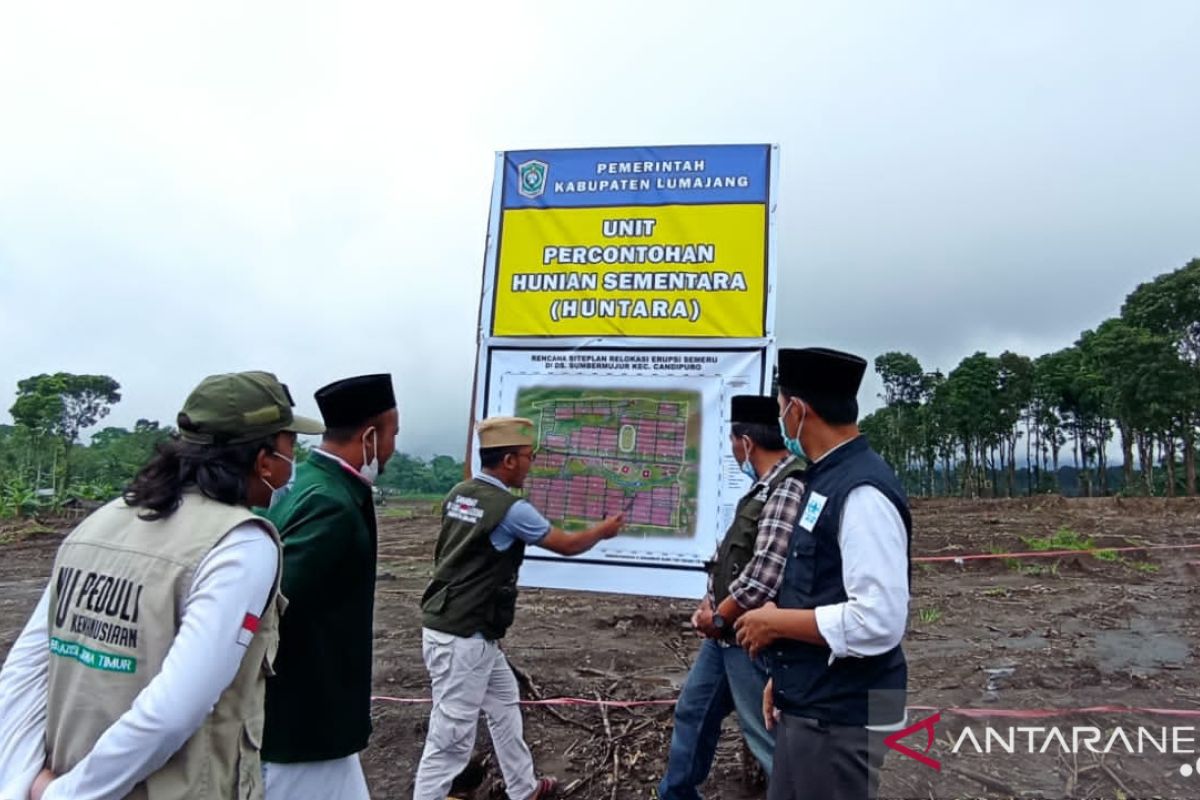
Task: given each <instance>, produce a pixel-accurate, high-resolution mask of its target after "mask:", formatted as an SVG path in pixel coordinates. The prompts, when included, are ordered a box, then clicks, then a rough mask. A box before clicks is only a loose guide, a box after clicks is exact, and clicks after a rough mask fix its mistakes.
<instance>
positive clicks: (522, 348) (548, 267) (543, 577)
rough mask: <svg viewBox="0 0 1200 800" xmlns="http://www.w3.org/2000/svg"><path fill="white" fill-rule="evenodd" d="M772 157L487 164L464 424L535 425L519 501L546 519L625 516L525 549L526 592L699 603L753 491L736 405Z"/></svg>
mask: <svg viewBox="0 0 1200 800" xmlns="http://www.w3.org/2000/svg"><path fill="white" fill-rule="evenodd" d="M778 152H779V151H778V147H774V146H769V145H716V146H679V147H647V148H600V149H589V150H527V151H509V152H503V153H498V154H497V158H496V178H495V183H494V185H493V195H492V209H491V216H490V220H489V230H488V245H487V257H486V263H485V267H484V278H483V295H482V298H481V304H480V328H479V358H478V367H477V370H478V371H477V374H476V389H475V392H476V394H475V398H474V417H475V418H476V419H482V418H484V417H486V416H495V415H501V414H512V415H517V416H523V417H529V418H530V419H532V420H533V421H534V427H535V429H536V431H537V438H538V447H537V450H538V455H537V460H536V461H535V462H534V464H533V468H532V470H531V472H530V474H529V478H528V479H527V481H526V486H525V497H526V498H527V499H529V500H530V501H531V502H532V503H533V504H534V505H535V506H537V507H538V509H540V510H541V511H542V513H543V514H545V515H546V516H547V517H548V518H549V519H550V520H551V521H552V522H553V523H554V524H555V525H557V526H559V527H562V528H564V529H566V530H581V529H583V528H586V527H589V526H591V525H594V524H595V523H596V522H598V521H600V520H601V519H603V518H604V517H606V516H609V515H611V514H616V513H623V514H624V515H625V529H624V531H623V533H622V535H621V536H619V537H617V538H615V539H612V540H609V541H607V542H603V543H601V544H600V545H598V546H597V547H596V548H595V549H593V550H592V551H590V552H589V553H587V554H585V555H583V556H580V557H576V558H570V559H568V558H562V557H559V556H556V555H554V554H553V553H549V552H548V551H545V550H543V549H541V548H536V547H535V548H530V549H529V550H528V551H527V553H526V558H525V565H524V567H522V570H521V583H522V585H525V586H542V587H551V588H562V589H581V590H593V591H615V592H623V593H629V594H645V595H658V596H668V597H699V596H700V595H702V594H703V592H704V588H705V583H706V576H705V573H704V564H705V562H706V561H707V560H708V559H710V558H711V557H712V555H713V552H714V550H715V548H716V544H717V541H718V539H719V538H720V536H721V534H722V533H723V532H724V530H725V528H726V527H727V526H728V524H729V522H730V520H731V519H732V515H733V508H734V505H735V504H736V503H737V501H738V499H739V498H740V497H741V495H742V494H743V493H744V492H745V491H746V490H747V489H748V488H749V482H748V480H747V479H746V478H745V477H743V476H742V474H741V472H740V471H739V470H738V469H737V464H736V462H735V461H734V460H733V457H732V455H731V454H730V453H729V443H728V436H729V419H728V416H729V414H728V411H729V399H730V397H732V396H733V395H735V394H764V393H766V392H768V391H769V389H770V383H771V366H772V364H773V361H774V341H775V340H774V316H775V314H774V312H775V302H774V301H775V291H774V290H775V257H774V246H773V245H774V207H775V196H774V186H775V176H776V175H777V173H778ZM475 444H476V443H475V442H472V452H474V448H475ZM477 461H478V460H477V458H476V464H475V467H476V468H478V463H477Z"/></svg>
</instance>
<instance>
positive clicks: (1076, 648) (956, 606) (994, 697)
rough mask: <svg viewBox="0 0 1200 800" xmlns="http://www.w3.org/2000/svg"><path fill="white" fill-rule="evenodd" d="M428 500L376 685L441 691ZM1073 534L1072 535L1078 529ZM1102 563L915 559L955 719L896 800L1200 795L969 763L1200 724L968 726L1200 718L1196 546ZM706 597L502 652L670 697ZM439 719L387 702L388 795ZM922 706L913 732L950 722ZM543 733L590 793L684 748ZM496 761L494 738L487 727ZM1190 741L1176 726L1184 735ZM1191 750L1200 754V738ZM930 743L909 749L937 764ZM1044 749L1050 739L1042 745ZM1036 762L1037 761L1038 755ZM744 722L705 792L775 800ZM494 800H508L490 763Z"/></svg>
mask: <svg viewBox="0 0 1200 800" xmlns="http://www.w3.org/2000/svg"><path fill="white" fill-rule="evenodd" d="M432 510H433V509H432V507H431V506H430V505H429V504H423V505H420V506H413V507H407V508H403V509H397V508H395V507H389V508H388V509H387V510H386V514H387V516H385V517H384V518H383V519H381V534H380V546H379V550H380V552H379V582H378V592H377V599H376V616H375V620H376V623H375V630H376V632H375V690H376V693H377V694H378V695H381V696H386V697H393V698H423V697H425V696H427V694H428V685H427V676H426V673H425V670H424V667H423V666H422V664H421V656H420V630H419V617H418V608H417V601H418V598H419V596H420V593H421V591H422V589H423V587H424V584H425V582H426V580H427V578H428V575H429V568H430V560H431V553H432V549H433V541H434V538H435V536H436V531H437V525H436V518H435V517H434V516H433V515H432ZM914 519H915V533H914V541H913V555H914V556H916V557H920V556H943V555H957V554H970V553H995V552H1016V551H1025V550H1029V549H1030V547H1031V542H1032V543H1033V544H1032V546H1037V544H1038V542H1037V540H1038V539H1043V540H1044V539H1048V538H1049V537H1052V536H1054V535H1055V534H1056V532H1060V531H1061V530H1062V529H1067V531H1069V532H1073V533H1074V534H1077V535H1078V536H1079V537H1088V538H1090V539H1092V540H1093V542H1094V543H1095V545H1096V546H1099V547H1120V546H1129V545H1144V544H1192V543H1200V535H1197V534H1200V502H1195V501H1190V500H1149V499H1104V500H1063V499H1060V498H1038V499H1034V500H997V501H956V500H935V501H917V502H916V503H915V504H914ZM67 527H69V525H68V524H66V523H64V522H62V521H45V525H44V527H41V528H38V527H37V526H30V524H29V523H24V524H22V525H20V526H17V525H10V526H9V527H8V528H5V527H4V526H3V523H0V553H2V554H3V558H0V655H3V654H6V653H7V651H8V648H9V647H10V646H11V644H12V642H13V640H14V639H15V638H16V636H17V634H18V633H19V631H20V628H21V627H22V625H23V624H24V622H25V619H26V617H27V615H28V614H29V612H30V610H31V609H32V608H33V606H34V604H35V602H36V599H37V596H38V593H39V592H40V591H41V590H42V588H43V586H44V584H45V580H46V578H47V576H48V575H49V571H50V565H51V560H52V558H53V555H54V550H55V547H56V545H57V543H58V541H59V540H60V538H61V535H62V531H63V530H65V529H66V528H67ZM1062 537H1063V534H1060V541H1067V540H1070V537H1069V536H1067V537H1066V538H1065V539H1063V538H1062ZM1110 559H1111V560H1102V559H1097V558H1094V557H1092V556H1091V555H1086V554H1071V555H1067V556H1062V557H1052V558H1043V559H1022V560H1015V561H1014V560H1005V559H995V560H989V561H968V562H965V563H963V564H955V563H953V562H949V563H939V564H918V565H917V566H916V568H915V569H914V574H913V601H912V604H911V617H910V622H909V632H908V636H907V639H906V642H905V647H906V651H907V654H908V660H909V669H910V697H909V702H910V705H913V706H918V707H931V708H934V709H940V710H941V721H940V722H939V723H938V724H937V728H936V730H937V740H936V742H935V744H934V745H933V747H932V749H931V750H930V755H931V756H932V757H934V758H937V759H939V760H940V762H941V769H940V771H934V770H933V769H930V768H929V767H928V766H925V765H922V764H920V763H918V762H917V761H915V760H912V759H909V758H906V757H904V756H903V755H901V754H898V753H895V752H892V753H890V754H889V755H888V758H887V761H886V763H885V766H884V777H883V784H882V788H881V797H887V798H939V799H940V798H960V797H1112V798H1117V797H1124V798H1133V797H1177V798H1196V797H1200V774H1196V775H1189V776H1188V777H1185V775H1184V773H1191V772H1194V770H1191V769H1186V768H1185V769H1183V770H1182V772H1181V767H1183V766H1184V765H1185V764H1187V763H1193V762H1194V761H1195V759H1196V756H1197V755H1198V754H1200V753H1193V754H1192V755H1191V757H1190V759H1189V758H1188V756H1186V755H1175V754H1172V753H1170V752H1168V753H1166V754H1162V753H1159V752H1156V751H1155V750H1154V749H1153V747H1150V746H1147V747H1146V753H1145V754H1143V755H1132V756H1130V755H1128V754H1126V752H1125V748H1124V747H1120V748H1117V749H1116V750H1115V751H1114V752H1111V753H1109V754H1108V755H1106V756H1104V757H1103V758H1102V757H1100V756H1099V755H1096V754H1093V753H1090V752H1082V753H1078V754H1076V755H1070V754H1068V755H1065V756H1064V755H1061V754H1060V751H1059V749H1058V747H1057V742H1055V744H1054V745H1052V746H1051V747H1050V748H1049V749H1048V750H1047V752H1044V753H1043V752H1035V753H1034V754H1032V755H1030V754H1029V753H1028V752H1027V751H1028V747H1026V746H1025V739H1026V737H1027V736H1028V735H1036V734H1023V733H1020V732H1018V733H1017V734H1016V737H1017V739H1016V740H1017V742H1018V750H1019V752H1018V753H1017V754H1015V755H1009V754H1006V753H998V752H993V753H992V754H990V755H987V754H977V753H976V752H975V750H974V748H973V747H963V748H961V751H960V752H958V753H955V752H953V744H954V742H955V741H956V740H959V739H960V738H961V735H962V733H963V730H964V726H970V728H971V729H972V730H973V731H974V732H975V733H976V735H977V738H978V740H979V741H980V743H981V744H982V743H983V741H984V733H983V729H984V726H985V725H986V724H987V723H988V722H990V723H991V724H992V725H993V726H1004V728H1005V730H1007V729H1009V728H1011V727H1015V726H1042V727H1047V728H1048V727H1049V726H1059V727H1060V728H1066V736H1067V738H1068V739H1070V736H1071V732H1070V729H1069V726H1071V725H1093V726H1095V727H1097V728H1100V729H1102V730H1103V731H1104V738H1103V741H1105V742H1107V741H1109V735H1108V734H1109V732H1110V731H1112V730H1113V729H1114V728H1115V727H1117V726H1120V727H1121V728H1123V729H1125V730H1126V731H1129V732H1131V733H1130V738H1132V739H1134V741H1133V744H1134V745H1135V746H1136V745H1137V744H1138V741H1137V739H1136V734H1135V733H1132V731H1134V730H1135V729H1136V728H1137V726H1144V728H1147V729H1149V730H1151V731H1152V732H1153V733H1154V734H1155V735H1157V734H1158V733H1159V732H1161V730H1162V729H1163V728H1164V726H1165V727H1167V728H1172V727H1182V726H1194V725H1196V724H1197V722H1196V720H1194V719H1189V718H1187V717H1171V716H1168V715H1164V714H1161V713H1135V714H1111V713H1105V714H1074V715H1065V716H1064V715H1059V716H1054V717H1050V718H1047V719H1038V720H1033V721H1029V720H1012V719H1005V718H996V717H993V718H991V719H990V720H980V719H971V718H968V717H965V716H963V715H962V714H961V713H959V712H957V711H954V710H953V709H964V708H965V709H988V710H991V711H992V712H995V711H996V710H1007V709H1072V708H1082V707H1088V706H1099V705H1106V706H1114V705H1115V706H1123V707H1136V708H1156V709H1162V708H1169V709H1184V710H1192V711H1200V677H1198V676H1197V673H1196V670H1195V661H1194V659H1193V651H1194V649H1195V647H1196V645H1197V643H1198V642H1200V621H1198V619H1197V615H1196V613H1195V612H1196V607H1197V597H1198V595H1197V588H1196V576H1197V571H1198V569H1200V551H1197V550H1186V549H1184V550H1151V551H1146V552H1132V553H1121V554H1118V555H1115V556H1112V557H1110ZM693 607H694V603H693V602H691V601H664V600H659V599H653V598H645V597H622V596H610V595H597V594H581V593H566V592H557V591H538V590H526V591H524V592H523V593H522V595H521V601H520V605H519V609H518V614H517V623H516V625H515V626H514V627H513V630H512V631H511V633H510V635H509V638H508V640H507V642H506V645H505V647H506V650H507V652H508V655H509V658H510V660H511V661H512V663H513V664H514V665H515V666H516V667H518V668H519V669H520V670H522V671H524V672H525V673H526V674H527V675H528V676H529V677H530V678H531V679H532V684H533V685H532V686H529V685H527V686H526V687H525V689H526V692H527V693H528V694H529V695H530V696H541V697H559V696H571V697H585V698H596V697H602V698H605V699H621V700H629V699H637V700H649V699H670V698H672V697H674V696H675V694H676V693H677V691H678V688H679V685H680V683H681V681H682V680H683V679H684V677H685V675H686V672H687V667H688V664H689V661H690V659H691V657H692V656H693V654H694V652H695V650H696V646H697V642H696V639H695V637H694V635H693V634H692V633H690V632H689V631H688V630H687V619H688V617H689V615H690V614H691V611H692V609H693ZM428 711H429V709H428V706H426V705H421V704H402V703H394V702H390V701H382V700H381V701H378V702H377V703H376V705H375V710H374V723H375V733H374V736H373V738H372V742H371V746H370V748H369V749H368V750H367V751H366V752H365V753H364V762H365V764H366V769H367V775H368V780H369V782H370V785H371V789H372V795H373V796H374V797H376V798H404V797H409V796H411V786H412V777H413V773H414V771H415V768H416V761H417V759H418V758H419V755H420V750H421V746H422V743H423V741H424V734H425V728H426V720H427V715H428ZM932 713H933V712H932V711H931V710H921V709H916V710H913V711H912V712H910V719H911V720H912V721H916V720H919V719H922V718H924V717H927V716H928V715H930V714H932ZM525 722H526V734H527V739H528V741H529V744H530V747H531V748H532V750H533V753H534V756H535V759H536V761H537V764H538V767H539V770H540V771H543V772H546V773H552V774H555V775H557V776H558V777H559V779H560V781H561V785H562V786H564V787H567V791H566V793H567V794H569V796H571V797H575V798H581V799H583V800H600V798H604V800H615V799H616V798H649V797H651V796H652V787H653V786H654V785H655V784H656V783H657V780H658V778H659V777H660V774H661V770H662V767H663V760H664V756H665V753H666V750H667V742H668V739H669V736H670V724H671V709H670V707H669V706H648V707H638V708H632V709H619V708H612V709H610V710H607V711H606V712H601V711H600V710H599V709H597V708H594V707H556V708H547V707H528V708H527V709H526V711H525ZM480 731H481V732H480V738H479V747H480V752H482V753H486V752H487V748H488V744H487V734H486V726H483V725H481V726H480ZM1176 733H1178V732H1176ZM1184 736H1185V737H1186V736H1190V737H1192V740H1191V741H1188V740H1187V739H1186V738H1185V739H1183V740H1182V744H1181V747H1179V746H1177V747H1179V750H1177V752H1180V751H1181V752H1187V748H1189V747H1190V748H1191V749H1195V750H1200V735H1197V733H1196V731H1192V732H1191V733H1190V734H1189V733H1187V732H1185V733H1184ZM922 737H923V734H921V735H916V736H912V737H908V738H906V739H905V740H904V743H905V744H908V745H909V746H911V747H913V748H915V749H917V750H923V749H924V745H925V742H924V741H923V739H922ZM1042 743H1043V738H1038V739H1037V744H1038V746H1039V747H1040V746H1041V745H1042ZM1021 750H1024V751H1025V752H1024V753H1023V754H1022V752H1020V751H1021ZM744 763H745V756H744V755H743V752H742V748H741V745H740V741H739V739H738V734H737V728H736V724H735V723H734V722H733V721H732V720H730V721H727V727H726V731H725V735H724V737H723V740H722V743H721V747H720V750H719V753H718V758H717V763H716V765H715V767H714V770H713V773H712V775H711V777H710V779H709V781H708V783H707V785H706V786H705V790H704V796H705V797H707V798H714V799H720V800H732V799H734V798H738V799H742V798H754V797H762V796H763V794H764V792H763V789H762V787H761V785H759V784H756V783H755V782H754V777H753V774H752V771H751V770H747V769H745V768H744ZM477 796H478V797H488V796H493V797H502V796H503V795H502V792H501V789H500V785H499V777H498V775H497V774H496V770H495V768H494V767H493V768H491V770H490V773H489V779H488V782H487V783H486V784H485V786H484V787H483V789H482V790H481V791H480V792H479V793H478V794H477Z"/></svg>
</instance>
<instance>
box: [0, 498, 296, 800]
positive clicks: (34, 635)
mask: <svg viewBox="0 0 1200 800" xmlns="http://www.w3.org/2000/svg"><path fill="white" fill-rule="evenodd" d="M278 558H279V557H278V551H277V549H276V545H275V543H274V542H273V541H272V540H271V538H270V537H269V536H268V535H267V534H266V532H265V531H264V530H263V529H262V527H261V526H260V525H258V524H256V523H253V522H247V523H243V524H241V525H239V526H238V527H236V528H234V529H233V530H232V531H230V532H229V534H228V535H227V536H226V537H225V538H224V539H222V540H221V542H220V543H219V544H218V545H217V546H216V547H214V548H213V549H212V551H211V552H210V553H209V554H208V555H207V556H205V557H204V560H202V561H201V562H200V565H199V567H198V568H197V570H196V575H195V577H194V578H193V579H192V585H191V588H190V591H189V592H188V596H187V598H186V600H185V602H184V610H183V618H182V621H181V625H180V628H179V633H178V634H177V635H176V637H175V641H174V642H172V644H171V647H170V649H169V650H168V651H167V656H166V660H165V661H164V662H163V666H162V670H161V671H160V672H159V673H158V674H157V675H155V676H154V678H153V679H151V681H150V683H149V684H148V685H147V686H146V688H145V689H143V690H142V691H141V692H140V693H139V694H138V696H137V697H136V698H135V699H134V701H133V705H132V706H131V707H130V709H129V710H128V711H127V712H125V713H124V714H123V715H122V716H121V717H120V718H119V719H117V721H116V722H114V723H113V724H112V725H111V726H110V727H109V728H108V730H106V731H105V732H104V733H103V734H102V735H101V736H100V738H99V740H98V741H97V742H96V745H95V747H93V748H92V750H91V752H90V753H88V755H87V756H85V757H84V758H83V760H82V761H80V762H79V763H78V764H77V765H76V766H75V768H74V769H72V770H71V771H70V772H68V773H66V774H65V775H62V776H60V777H59V778H57V779H56V780H55V781H53V782H52V783H51V784H50V786H49V788H48V789H47V790H46V793H45V794H44V795H43V798H44V800H67V799H68V798H69V799H70V800H117V799H118V798H122V797H124V796H125V795H127V794H128V793H129V791H130V790H131V789H132V788H133V787H134V786H135V785H136V784H137V783H138V782H140V781H141V780H143V779H145V778H146V777H147V776H148V775H150V774H151V773H153V772H154V771H155V770H157V769H159V768H160V767H161V766H162V765H163V764H165V763H166V761H167V759H169V758H170V757H171V755H172V754H174V753H175V752H176V751H177V750H178V749H179V748H180V747H182V746H183V743H184V742H186V741H187V740H188V738H190V737H191V735H192V734H193V733H195V732H196V730H197V729H198V728H199V727H200V725H201V724H202V723H203V722H204V718H205V717H206V716H208V714H209V713H210V712H211V711H212V709H213V706H215V705H216V703H217V700H218V699H219V698H220V696H221V693H222V692H224V691H225V689H226V688H227V687H228V686H229V684H230V683H232V682H233V679H234V677H235V676H236V675H237V672H238V669H239V667H240V666H241V663H242V657H243V656H244V655H245V653H246V646H245V645H244V644H241V643H240V642H239V634H240V633H241V631H242V624H243V621H244V620H245V617H246V614H248V613H249V614H252V615H254V616H259V615H261V614H262V613H263V610H264V608H265V606H266V603H267V600H268V598H269V597H270V594H271V588H272V587H273V586H274V584H275V572H276V569H277V567H278V563H279V562H278ZM49 605H50V587H49V586H47V587H46V591H45V592H44V593H43V594H42V598H41V600H40V602H39V603H38V606H37V608H36V609H34V611H33V615H32V616H31V617H30V618H29V622H28V624H26V626H25V629H24V630H23V631H22V632H21V635H20V637H19V638H18V639H17V641H16V643H15V644H14V645H13V648H12V650H11V651H10V652H9V654H8V659H7V660H6V661H5V663H4V668H3V669H2V670H0V800H27V798H28V794H29V787H30V785H31V784H32V783H33V780H34V778H35V777H36V776H37V774H38V773H39V772H40V771H41V770H42V768H43V767H44V766H45V762H46V751H45V747H46V744H45V737H46V704H47V691H46V690H47V675H48V672H49V666H50V649H49V638H50V634H49V628H48V625H49Z"/></svg>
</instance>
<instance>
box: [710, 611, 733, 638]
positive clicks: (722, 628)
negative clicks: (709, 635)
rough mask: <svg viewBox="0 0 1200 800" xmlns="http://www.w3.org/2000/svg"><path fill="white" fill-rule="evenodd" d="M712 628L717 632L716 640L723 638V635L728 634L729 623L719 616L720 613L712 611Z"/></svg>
mask: <svg viewBox="0 0 1200 800" xmlns="http://www.w3.org/2000/svg"><path fill="white" fill-rule="evenodd" d="M712 626H713V629H714V630H715V631H716V632H717V637H718V638H722V639H723V638H725V634H726V633H728V632H729V623H728V622H727V621H726V620H725V618H724V617H722V616H721V612H720V611H714V612H713V615H712Z"/></svg>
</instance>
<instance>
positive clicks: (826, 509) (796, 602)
mask: <svg viewBox="0 0 1200 800" xmlns="http://www.w3.org/2000/svg"><path fill="white" fill-rule="evenodd" d="M806 477H807V486H806V490H805V494H804V500H803V505H802V510H801V513H800V519H799V520H797V521H796V526H795V528H794V529H793V531H792V538H791V542H790V544H789V547H788V561H787V566H786V567H785V568H784V572H783V580H782V583H781V585H780V589H779V599H778V605H779V607H780V608H810V609H811V608H817V607H818V606H825V605H832V604H834V603H841V602H844V601H845V600H846V588H845V586H844V585H843V583H842V553H841V548H840V547H839V545H838V530H839V529H840V527H841V519H842V510H843V508H844V507H845V502H846V498H847V497H848V496H849V494H850V492H851V490H853V489H855V488H857V487H859V486H873V487H875V488H876V489H878V490H879V491H880V492H881V493H882V494H883V495H884V496H885V497H886V498H887V499H888V500H890V501H891V502H892V504H893V505H894V506H895V507H896V510H897V511H899V512H900V517H901V518H902V519H903V520H904V528H905V533H906V534H907V537H908V542H909V548H910V549H911V545H912V516H911V515H910V514H909V511H908V498H907V497H906V496H905V494H904V489H903V487H902V486H901V485H900V481H899V480H897V478H896V475H895V473H894V472H892V469H891V467H889V466H888V465H887V463H886V462H884V460H883V459H882V458H880V457H879V456H878V455H877V454H876V453H875V451H874V450H872V449H871V448H870V445H868V443H867V440H866V438H865V437H863V436H859V437H858V438H856V439H854V440H852V441H850V442H847V443H846V444H844V445H842V446H841V447H839V448H838V449H837V450H834V451H833V452H832V453H830V454H829V455H827V456H826V457H825V458H823V459H821V460H820V461H818V462H817V463H815V464H813V465H811V466H810V467H809V468H808V474H807V476H806ZM822 498H824V500H822ZM822 503H823V505H822ZM814 518H815V519H814ZM906 561H907V559H906ZM895 569H896V570H897V571H898V572H899V571H903V574H905V575H906V576H908V575H909V565H908V563H904V564H896V565H895ZM830 655H831V651H830V649H829V648H828V647H825V646H818V645H814V644H808V643H806V642H800V641H796V640H792V639H781V640H779V641H777V642H775V643H774V644H772V645H771V647H770V648H768V660H769V662H770V665H771V677H772V679H773V680H774V687H775V705H776V707H778V708H779V709H780V710H781V711H783V712H784V713H787V714H794V715H797V716H803V717H810V718H813V719H818V720H822V721H825V722H829V723H833V724H838V725H886V724H890V723H895V722H898V721H900V720H903V719H904V706H905V702H906V700H907V697H906V690H907V686H908V665H907V663H906V662H905V660H904V650H903V648H902V647H901V646H900V645H897V646H896V647H894V648H892V649H891V650H889V651H888V652H886V653H883V654H882V655H878V656H869V657H866V658H854V657H849V658H839V659H837V660H836V661H834V662H833V664H830V663H829V658H830Z"/></svg>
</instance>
